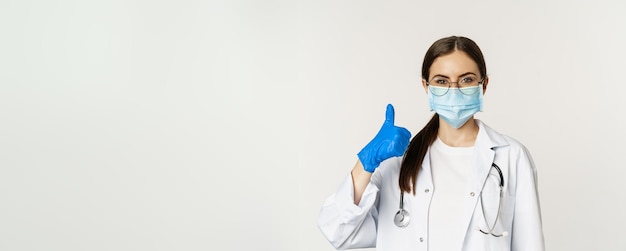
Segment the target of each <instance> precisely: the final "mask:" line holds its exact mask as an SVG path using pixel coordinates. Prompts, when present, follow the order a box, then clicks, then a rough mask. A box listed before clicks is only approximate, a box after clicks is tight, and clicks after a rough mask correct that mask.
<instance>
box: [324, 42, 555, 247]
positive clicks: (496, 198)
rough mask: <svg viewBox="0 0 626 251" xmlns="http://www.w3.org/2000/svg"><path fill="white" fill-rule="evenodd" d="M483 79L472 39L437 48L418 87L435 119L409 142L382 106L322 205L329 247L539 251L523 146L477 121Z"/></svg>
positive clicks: (532, 172)
mask: <svg viewBox="0 0 626 251" xmlns="http://www.w3.org/2000/svg"><path fill="white" fill-rule="evenodd" d="M488 83H489V78H488V77H487V69H486V66H485V61H484V58H483V55H482V52H481V51H480V48H479V47H478V46H477V45H476V44H475V43H474V41H472V40H470V39H468V38H465V37H456V36H452V37H446V38H442V39H440V40H438V41H436V42H435V43H433V45H432V46H431V47H430V48H429V49H428V51H427V52H426V55H425V57H424V62H423V65H422V85H423V87H424V90H425V91H426V93H427V95H428V99H429V103H430V108H431V110H433V111H434V112H435V113H436V114H435V115H434V116H433V117H432V119H431V120H430V122H428V123H427V124H426V126H425V127H424V128H423V129H422V130H421V131H420V132H419V133H418V134H417V135H416V136H415V137H414V138H413V139H412V140H411V141H410V142H409V139H410V137H411V135H410V133H409V131H408V130H406V129H404V128H401V127H397V126H395V125H394V110H393V106H391V105H388V106H387V113H386V119H385V122H384V123H383V126H382V128H381V129H380V131H379V132H378V134H377V135H376V136H375V137H374V139H373V140H372V141H371V142H369V143H368V144H367V145H366V146H365V147H364V148H363V149H362V150H361V151H360V152H359V153H358V161H357V163H356V165H355V166H354V168H353V169H352V172H351V174H350V175H347V177H346V179H345V180H344V181H343V183H342V184H341V185H340V187H339V189H338V190H337V192H336V193H335V194H333V195H332V196H330V197H329V198H328V199H327V200H326V201H325V203H324V205H323V207H322V209H321V212H320V215H319V222H318V225H319V228H320V230H321V231H322V233H323V234H324V236H325V237H326V238H327V239H328V240H329V242H330V243H331V244H332V245H333V246H334V247H335V248H337V249H350V248H365V247H376V248H377V250H379V251H385V250H394V251H396V250H431V251H432V250H481V251H484V250H498V251H503V250H533V251H540V250H544V241H543V231H542V226H541V212H540V207H539V197H538V193H537V180H536V169H535V166H534V163H533V161H532V158H531V157H530V154H529V152H528V150H526V148H525V147H524V146H523V145H522V144H520V143H519V142H517V141H516V140H514V139H512V138H510V137H508V136H505V135H502V134H500V133H498V132H496V131H494V130H493V129H491V128H489V127H488V126H487V125H485V124H484V123H483V122H482V121H480V120H478V119H474V117H473V115H474V114H475V113H476V112H478V111H480V110H482V98H483V94H484V93H485V91H486V90H487V84H488ZM401 156H403V157H401Z"/></svg>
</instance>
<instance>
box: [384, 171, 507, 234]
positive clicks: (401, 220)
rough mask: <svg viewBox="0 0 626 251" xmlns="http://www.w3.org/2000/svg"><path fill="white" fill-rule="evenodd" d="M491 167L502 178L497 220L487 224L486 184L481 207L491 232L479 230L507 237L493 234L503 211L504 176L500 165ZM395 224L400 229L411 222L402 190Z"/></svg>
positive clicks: (394, 220)
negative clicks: (484, 201)
mask: <svg viewBox="0 0 626 251" xmlns="http://www.w3.org/2000/svg"><path fill="white" fill-rule="evenodd" d="M491 167H492V168H495V169H496V171H498V176H499V177H500V184H498V185H499V187H500V195H499V199H498V212H497V214H496V219H495V220H494V222H493V225H490V224H489V223H488V222H487V216H486V214H485V206H484V203H483V192H482V190H483V189H484V186H485V184H486V182H485V184H483V189H481V191H480V207H481V210H482V213H483V219H484V220H485V225H486V226H487V229H489V231H484V230H482V229H480V228H478V231H480V232H481V233H483V234H486V235H492V236H494V237H502V236H507V235H508V232H506V231H504V232H502V234H495V233H493V230H494V228H495V227H496V225H497V223H498V219H499V218H500V210H501V209H502V199H503V194H504V193H503V191H504V175H503V174H502V170H501V169H500V167H499V166H498V165H496V163H491ZM393 222H394V224H396V226H397V227H400V228H404V227H406V226H408V225H409V222H410V215H409V212H408V211H407V210H405V209H404V192H403V191H402V190H400V205H399V209H398V212H396V215H395V216H394V219H393Z"/></svg>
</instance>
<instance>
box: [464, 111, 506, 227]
mask: <svg viewBox="0 0 626 251" xmlns="http://www.w3.org/2000/svg"><path fill="white" fill-rule="evenodd" d="M476 123H477V124H478V125H479V131H478V136H477V137H476V142H475V144H474V149H475V150H474V151H475V158H474V161H473V163H472V164H473V166H472V167H471V168H472V170H471V171H470V176H469V178H470V181H469V182H468V187H467V189H468V190H467V193H468V194H467V200H466V201H467V203H466V205H465V207H466V208H465V209H466V210H465V211H464V215H463V221H462V223H463V224H465V225H466V226H467V231H472V229H473V226H470V224H471V221H472V216H473V215H474V213H475V212H476V210H477V209H478V207H477V205H478V200H479V198H480V192H481V190H482V187H483V184H484V183H485V181H486V180H487V176H488V175H489V171H490V170H491V164H492V163H493V161H494V158H495V155H496V154H495V150H494V149H495V148H496V147H497V146H499V145H502V144H505V141H504V139H503V138H502V136H501V135H499V134H497V132H495V131H493V130H492V129H491V128H489V127H487V126H486V125H484V124H483V123H482V122H481V121H479V120H477V122H476ZM467 231H466V235H467ZM463 239H465V238H463Z"/></svg>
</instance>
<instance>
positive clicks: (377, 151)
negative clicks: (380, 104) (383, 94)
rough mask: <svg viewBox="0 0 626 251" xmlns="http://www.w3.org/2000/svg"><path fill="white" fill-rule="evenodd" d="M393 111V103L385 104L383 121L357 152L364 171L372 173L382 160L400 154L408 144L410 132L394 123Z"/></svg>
mask: <svg viewBox="0 0 626 251" xmlns="http://www.w3.org/2000/svg"><path fill="white" fill-rule="evenodd" d="M394 117H395V113H394V110H393V105H391V104H388V105H387V113H386V115H385V123H383V126H382V127H381V128H380V130H379V131H378V134H376V137H374V139H372V141H370V142H369V143H367V145H366V146H365V147H364V148H363V149H362V150H361V151H360V152H359V154H357V155H358V156H359V160H360V161H361V164H363V167H364V169H365V171H368V172H370V173H373V172H374V170H376V168H377V167H378V166H379V165H380V163H381V162H383V160H386V159H388V158H391V157H396V156H402V155H403V154H404V151H406V148H407V147H408V146H409V140H410V139H411V132H409V130H407V129H405V128H402V127H397V126H395V125H394V124H393V123H394Z"/></svg>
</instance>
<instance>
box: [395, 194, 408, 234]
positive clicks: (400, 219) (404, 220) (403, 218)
mask: <svg viewBox="0 0 626 251" xmlns="http://www.w3.org/2000/svg"><path fill="white" fill-rule="evenodd" d="M410 220H411V217H410V216H409V211H407V210H404V193H403V192H402V191H400V208H399V209H398V212H397V213H396V215H395V216H394V217H393V223H394V224H396V226H398V227H406V226H408V225H409V222H410Z"/></svg>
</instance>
